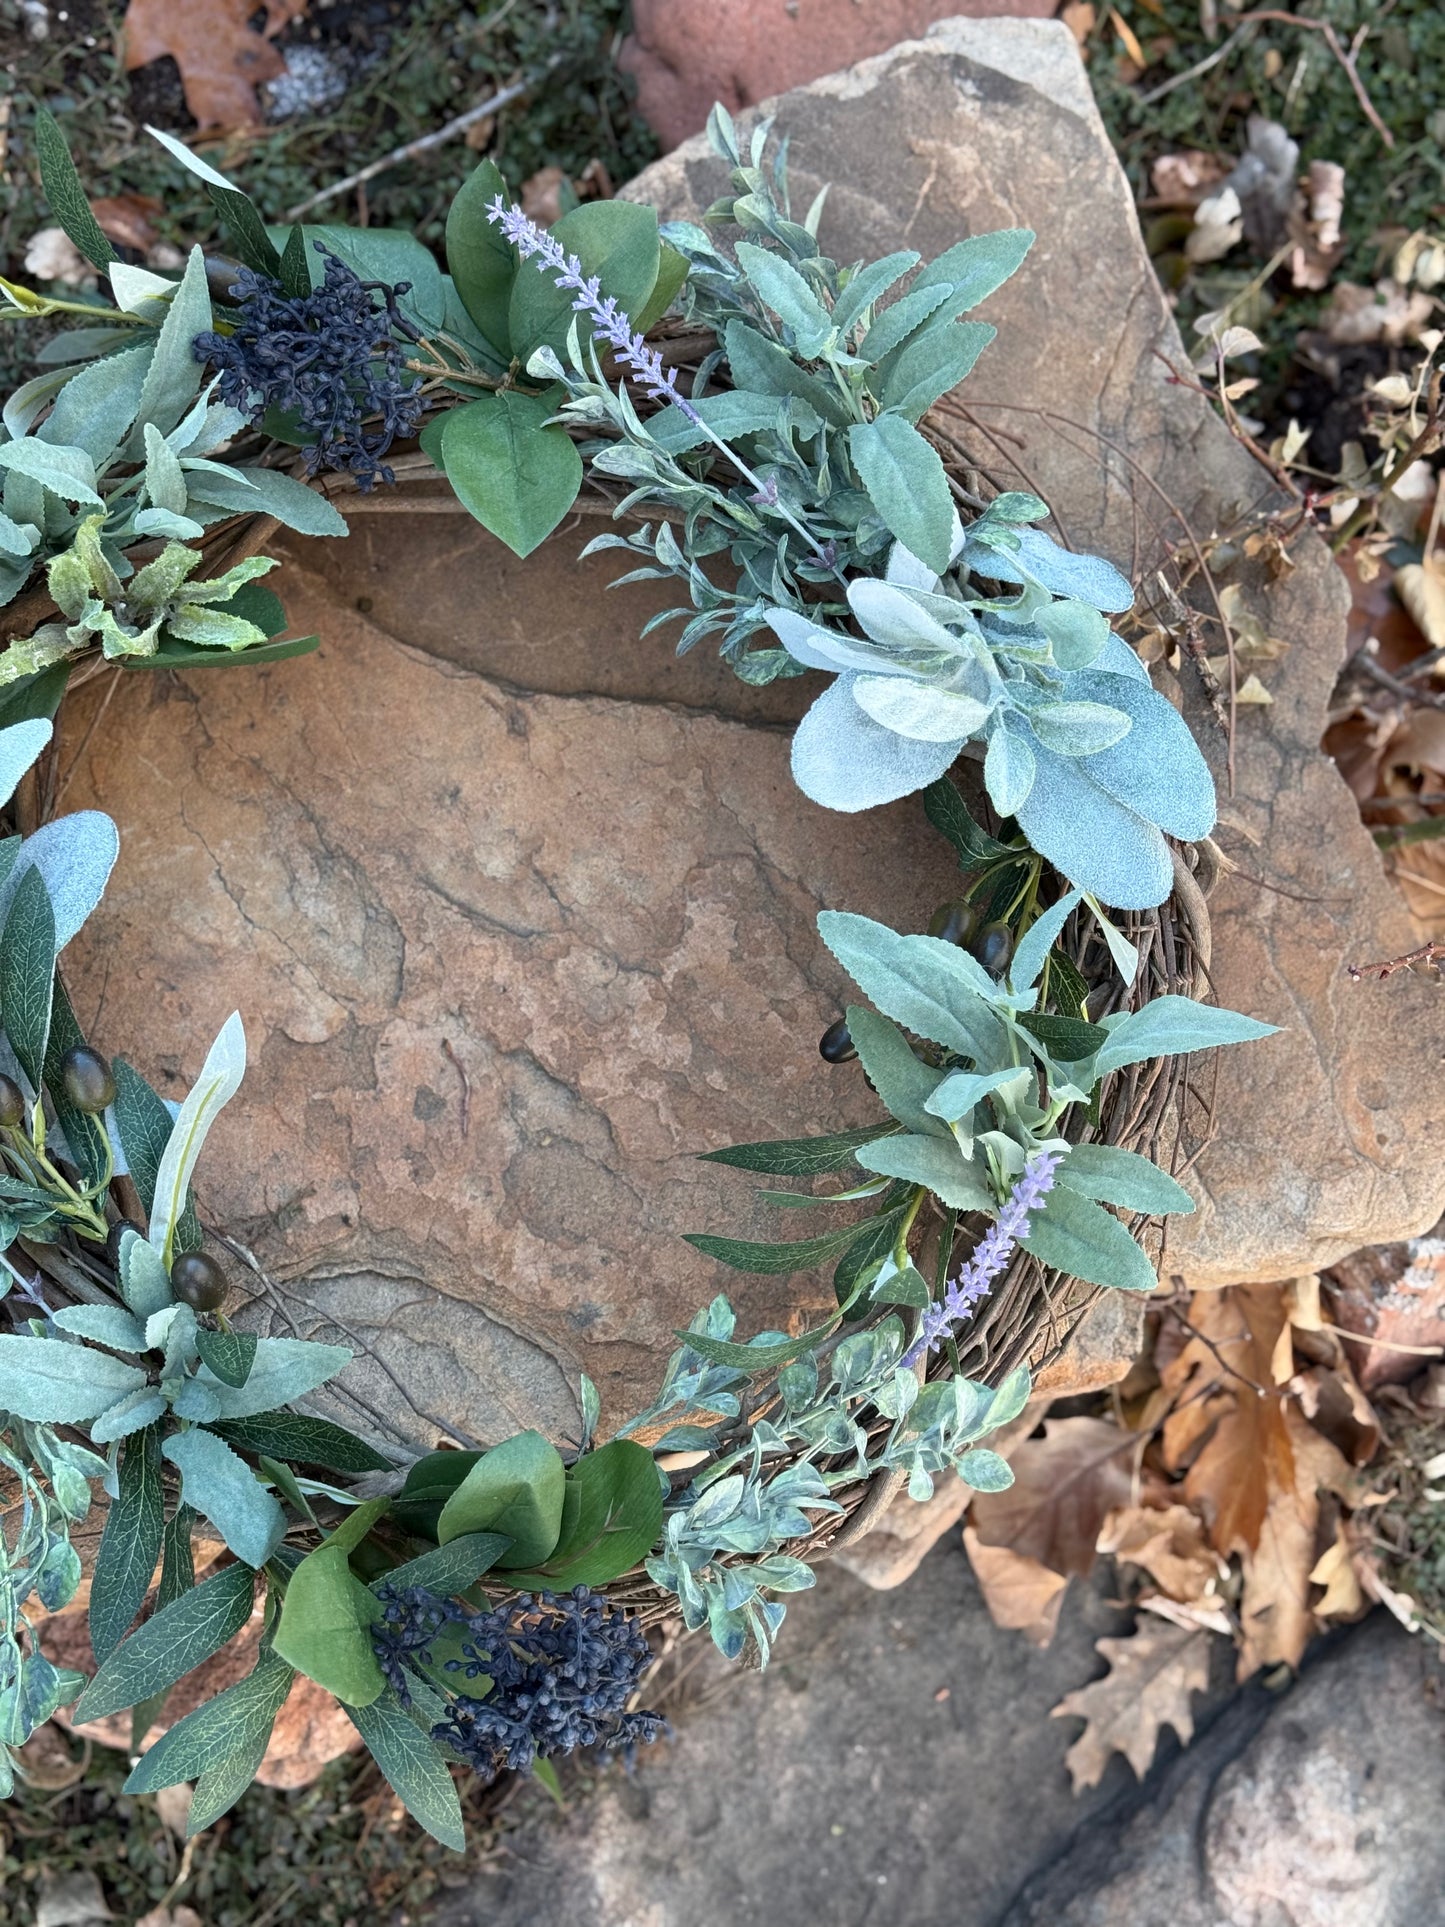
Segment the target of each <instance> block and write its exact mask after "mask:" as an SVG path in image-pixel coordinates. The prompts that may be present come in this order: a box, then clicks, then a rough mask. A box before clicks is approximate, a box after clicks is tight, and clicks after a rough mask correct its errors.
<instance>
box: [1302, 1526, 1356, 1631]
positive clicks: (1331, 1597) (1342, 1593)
mask: <svg viewBox="0 0 1445 1927" xmlns="http://www.w3.org/2000/svg"><path fill="white" fill-rule="evenodd" d="M1310 1584H1311V1585H1312V1586H1323V1587H1324V1589H1325V1593H1324V1597H1323V1599H1321V1600H1319V1601H1317V1602H1316V1605H1315V1617H1316V1619H1353V1618H1354V1617H1355V1615H1356V1614H1357V1613H1358V1612H1360V1611H1362V1610H1363V1608H1364V1604H1365V1595H1364V1592H1363V1591H1362V1590H1361V1587H1360V1581H1359V1576H1358V1574H1357V1573H1356V1571H1355V1562H1354V1558H1353V1556H1352V1554H1351V1551H1350V1542H1349V1538H1348V1536H1347V1534H1346V1532H1345V1526H1344V1521H1343V1520H1340V1521H1339V1522H1338V1523H1337V1524H1336V1526H1335V1537H1334V1542H1333V1544H1331V1545H1328V1546H1326V1547H1325V1549H1324V1551H1323V1552H1322V1553H1321V1554H1320V1556H1319V1558H1318V1559H1317V1560H1316V1561H1315V1563H1314V1568H1313V1570H1312V1571H1311V1573H1310Z"/></svg>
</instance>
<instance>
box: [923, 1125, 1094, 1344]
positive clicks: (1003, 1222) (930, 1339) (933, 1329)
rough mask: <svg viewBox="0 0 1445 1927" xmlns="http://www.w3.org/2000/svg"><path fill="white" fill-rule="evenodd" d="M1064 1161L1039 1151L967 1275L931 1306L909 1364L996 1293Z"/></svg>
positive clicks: (965, 1269) (951, 1284)
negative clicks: (994, 1288) (996, 1281)
mask: <svg viewBox="0 0 1445 1927" xmlns="http://www.w3.org/2000/svg"><path fill="white" fill-rule="evenodd" d="M1063 1161H1064V1160H1063V1157H1062V1155H1061V1154H1060V1153H1058V1152H1054V1151H1035V1153H1034V1155H1033V1156H1032V1157H1031V1158H1030V1159H1029V1161H1028V1163H1027V1164H1026V1165H1025V1166H1024V1169H1023V1176H1022V1177H1021V1178H1020V1179H1019V1181H1018V1183H1017V1184H1016V1185H1015V1186H1014V1188H1013V1190H1012V1191H1011V1192H1010V1193H1009V1201H1008V1203H1007V1204H1006V1205H1005V1206H1004V1208H1003V1210H1002V1211H1000V1212H999V1214H998V1218H997V1220H996V1221H995V1223H994V1224H993V1225H992V1226H991V1227H990V1228H989V1230H988V1232H987V1234H986V1235H985V1236H984V1237H983V1238H982V1239H981V1240H980V1242H979V1245H978V1248H977V1250H976V1251H975V1252H974V1254H973V1256H972V1257H971V1258H970V1259H969V1260H968V1263H967V1264H966V1265H965V1266H964V1267H963V1269H962V1271H960V1272H959V1274H958V1276H957V1277H956V1278H953V1279H951V1280H950V1281H949V1285H948V1289H947V1291H945V1292H944V1294H943V1300H942V1302H941V1303H940V1304H934V1305H930V1306H929V1307H928V1309H927V1310H926V1311H925V1312H924V1314H923V1322H922V1323H921V1325H920V1326H919V1328H918V1336H917V1338H915V1339H914V1341H913V1343H912V1344H911V1345H910V1346H909V1348H908V1350H907V1352H906V1353H905V1354H904V1358H903V1363H904V1364H905V1365H914V1364H917V1362H918V1360H919V1359H920V1358H921V1357H922V1355H923V1353H924V1352H925V1351H930V1352H931V1351H936V1350H937V1349H938V1347H939V1346H940V1345H941V1344H942V1343H943V1340H944V1339H945V1337H946V1336H947V1335H948V1332H949V1330H950V1328H951V1327H952V1326H954V1325H956V1324H958V1323H960V1322H961V1320H963V1319H965V1318H971V1317H972V1316H973V1313H974V1311H975V1309H976V1308H977V1306H978V1304H979V1302H980V1300H981V1299H984V1298H986V1297H987V1296H988V1294H989V1291H990V1290H991V1289H992V1286H993V1281H994V1279H995V1278H997V1277H998V1275H999V1273H1000V1272H1001V1271H1003V1269H1004V1267H1005V1266H1006V1265H1007V1264H1008V1261H1009V1259H1010V1258H1012V1256H1013V1254H1014V1246H1015V1245H1016V1244H1017V1243H1018V1241H1019V1239H1020V1238H1026V1237H1027V1236H1028V1235H1029V1213H1030V1212H1031V1211H1037V1210H1038V1208H1039V1206H1040V1205H1041V1204H1042V1203H1043V1201H1044V1199H1045V1198H1046V1197H1047V1196H1048V1194H1049V1192H1050V1191H1052V1190H1053V1188H1054V1173H1055V1172H1056V1171H1057V1170H1058V1168H1059V1166H1060V1165H1061V1164H1062V1163H1063Z"/></svg>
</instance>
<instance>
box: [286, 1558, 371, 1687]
mask: <svg viewBox="0 0 1445 1927" xmlns="http://www.w3.org/2000/svg"><path fill="white" fill-rule="evenodd" d="M379 1617H380V1612H379V1609H378V1606H377V1602H376V1598H375V1596H374V1595H373V1594H372V1593H370V1592H369V1591H368V1590H367V1588H366V1587H365V1586H364V1585H363V1584H362V1583H361V1581H360V1580H359V1579H358V1578H357V1577H356V1575H355V1573H353V1572H352V1570H351V1566H350V1563H349V1561H348V1559H347V1556H346V1549H345V1547H344V1546H340V1545H337V1544H335V1543H334V1542H331V1541H328V1542H327V1543H325V1544H323V1545H320V1546H318V1547H317V1548H316V1550H315V1551H314V1552H311V1553H308V1554H307V1556H306V1557H305V1558H304V1559H303V1560H302V1561H301V1563H300V1565H299V1566H298V1567H297V1568H296V1570H295V1572H293V1573H292V1574H291V1576H290V1578H289V1579H288V1580H287V1582H286V1597H285V1600H284V1601H283V1603H282V1606H281V1618H280V1620H279V1622H278V1624H277V1627H276V1632H275V1641H274V1643H275V1647H276V1651H277V1652H278V1653H279V1654H280V1656H281V1658H282V1659H284V1660H288V1661H289V1662H290V1664H291V1665H293V1666H294V1667H295V1668H296V1670H297V1672H298V1673H304V1674H305V1675H306V1676H307V1678H308V1679H314V1680H315V1681H316V1683H317V1685H318V1686H323V1687H325V1689H326V1691H327V1692H328V1693H333V1694H335V1696H336V1698H337V1699H339V1700H340V1701H341V1702H342V1704H343V1705H344V1706H370V1704H371V1702H372V1701H373V1700H374V1699H376V1698H377V1697H378V1696H379V1695H380V1693H381V1691H382V1688H383V1686H384V1685H385V1683H386V1682H385V1681H384V1680H383V1678H382V1676H381V1668H380V1666H379V1665H378V1664H377V1660H376V1655H375V1653H374V1652H373V1651H372V1650H371V1622H372V1620H373V1619H374V1618H379Z"/></svg>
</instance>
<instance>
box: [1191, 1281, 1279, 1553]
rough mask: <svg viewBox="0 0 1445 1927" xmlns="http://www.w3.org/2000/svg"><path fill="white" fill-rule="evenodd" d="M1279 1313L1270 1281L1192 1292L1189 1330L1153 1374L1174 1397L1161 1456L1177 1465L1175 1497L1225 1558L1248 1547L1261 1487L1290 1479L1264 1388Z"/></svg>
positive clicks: (1272, 1394) (1274, 1406)
mask: <svg viewBox="0 0 1445 1927" xmlns="http://www.w3.org/2000/svg"><path fill="white" fill-rule="evenodd" d="M1286 1322H1287V1318H1286V1307H1285V1301H1284V1292H1283V1289H1282V1287H1280V1286H1278V1285H1231V1286H1229V1287H1227V1288H1226V1289H1225V1290H1223V1291H1200V1292H1196V1293H1195V1294H1194V1296H1193V1298H1192V1299H1191V1301H1190V1307H1189V1326H1190V1329H1191V1331H1192V1333H1193V1334H1194V1335H1193V1336H1192V1337H1191V1338H1190V1339H1189V1341H1188V1343H1187V1344H1186V1345H1185V1346H1184V1348H1183V1350H1182V1351H1181V1352H1180V1353H1179V1354H1178V1356H1177V1357H1175V1358H1173V1359H1171V1360H1170V1361H1169V1362H1168V1364H1166V1365H1165V1367H1164V1368H1163V1370H1162V1371H1161V1373H1160V1378H1161V1381H1162V1382H1163V1384H1164V1385H1165V1386H1166V1387H1167V1388H1168V1389H1169V1391H1170V1392H1171V1393H1172V1394H1173V1397H1174V1410H1173V1411H1172V1412H1171V1413H1170V1414H1169V1416H1168V1418H1167V1419H1166V1420H1165V1421H1164V1429H1163V1436H1162V1445H1163V1455H1164V1463H1165V1465H1166V1467H1167V1468H1168V1469H1169V1470H1170V1471H1171V1472H1180V1471H1183V1472H1184V1498H1185V1500H1186V1502H1187V1503H1188V1504H1189V1505H1191V1506H1194V1507H1196V1508H1197V1509H1198V1510H1199V1511H1201V1512H1202V1514H1203V1516H1204V1518H1205V1521H1206V1523H1207V1524H1208V1527H1209V1535H1210V1538H1211V1540H1212V1542H1213V1544H1214V1547H1215V1549H1216V1551H1218V1552H1222V1553H1223V1554H1225V1555H1226V1557H1227V1556H1228V1555H1229V1554H1230V1553H1232V1552H1244V1553H1248V1552H1252V1551H1253V1550H1254V1548H1255V1546H1256V1545H1257V1544H1258V1543H1259V1535H1260V1532H1261V1531H1262V1529H1263V1527H1264V1521H1265V1515H1266V1513H1267V1512H1268V1510H1269V1502H1270V1494H1271V1492H1272V1491H1273V1490H1275V1489H1277V1488H1279V1489H1288V1487H1289V1486H1290V1484H1291V1482H1292V1479H1293V1471H1294V1467H1293V1451H1292V1445H1291V1436H1290V1431H1289V1427H1288V1424H1287V1422H1286V1418H1285V1411H1284V1408H1285V1405H1286V1403H1287V1402H1288V1401H1287V1399H1286V1397H1285V1396H1284V1395H1283V1394H1281V1393H1278V1392H1276V1391H1275V1390H1274V1389H1273V1384H1274V1377H1273V1366H1274V1355H1275V1349H1276V1346H1277V1345H1278V1342H1279V1337H1280V1333H1281V1331H1282V1330H1284V1328H1285V1326H1286ZM1186 1468H1187V1469H1186Z"/></svg>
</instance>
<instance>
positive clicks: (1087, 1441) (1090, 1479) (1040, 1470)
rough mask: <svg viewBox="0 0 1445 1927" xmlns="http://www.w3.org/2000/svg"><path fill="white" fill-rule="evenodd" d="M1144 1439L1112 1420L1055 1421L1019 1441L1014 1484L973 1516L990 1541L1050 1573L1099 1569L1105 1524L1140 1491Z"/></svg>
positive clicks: (983, 1499) (977, 1505)
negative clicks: (1136, 1466)
mask: <svg viewBox="0 0 1445 1927" xmlns="http://www.w3.org/2000/svg"><path fill="white" fill-rule="evenodd" d="M1136 1448H1137V1441H1136V1440H1135V1439H1134V1438H1133V1437H1132V1436H1131V1435H1130V1434H1129V1433H1128V1432H1125V1431H1121V1430H1120V1428H1119V1427H1118V1426H1117V1425H1111V1424H1109V1423H1108V1421H1107V1420H1105V1419H1097V1418H1064V1419H1049V1420H1047V1421H1046V1422H1045V1425H1044V1436H1043V1437H1042V1438H1037V1439H1025V1441H1024V1442H1023V1444H1022V1445H1019V1446H1016V1447H1015V1448H1014V1451H1013V1455H1012V1458H1011V1459H1010V1464H1011V1465H1012V1467H1013V1475H1014V1482H1013V1484H1012V1485H1011V1486H1010V1487H1009V1489H1008V1490H1007V1491H1006V1492H988V1493H983V1492H981V1493H980V1494H979V1495H978V1497H977V1498H976V1499H975V1500H974V1502H973V1509H972V1517H973V1525H974V1530H975V1531H976V1533H977V1535H978V1539H979V1541H980V1543H981V1544H982V1545H985V1546H1007V1547H1008V1548H1009V1549H1010V1550H1011V1551H1013V1552H1016V1553H1021V1554H1023V1555H1024V1556H1025V1557H1027V1558H1029V1559H1035V1560H1037V1561H1038V1563H1039V1564H1040V1565H1041V1566H1046V1567H1047V1568H1048V1569H1049V1571H1050V1572H1055V1573H1062V1574H1063V1575H1064V1576H1065V1577H1066V1578H1067V1577H1068V1576H1069V1575H1070V1574H1073V1573H1077V1574H1078V1575H1079V1577H1080V1578H1083V1577H1084V1576H1085V1575H1086V1574H1087V1573H1089V1572H1090V1571H1092V1569H1093V1565H1094V1558H1095V1549H1096V1547H1097V1544H1098V1539H1099V1529H1100V1527H1101V1526H1102V1525H1103V1523H1104V1520H1105V1518H1106V1517H1107V1516H1108V1514H1109V1513H1110V1512H1112V1511H1113V1510H1114V1508H1115V1507H1116V1506H1121V1505H1126V1504H1127V1503H1128V1502H1129V1500H1130V1498H1131V1497H1132V1496H1133V1493H1132V1486H1133V1478H1132V1471H1131V1465H1130V1460H1131V1456H1132V1455H1133V1453H1134V1451H1135V1450H1136Z"/></svg>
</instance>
